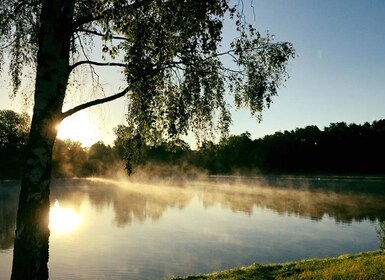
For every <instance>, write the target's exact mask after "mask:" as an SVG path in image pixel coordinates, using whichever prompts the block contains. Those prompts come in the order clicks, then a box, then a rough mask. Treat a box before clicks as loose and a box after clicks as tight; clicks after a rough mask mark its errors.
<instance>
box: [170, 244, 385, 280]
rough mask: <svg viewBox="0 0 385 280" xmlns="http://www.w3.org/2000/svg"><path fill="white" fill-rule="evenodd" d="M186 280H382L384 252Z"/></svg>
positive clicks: (257, 267)
mask: <svg viewBox="0 0 385 280" xmlns="http://www.w3.org/2000/svg"><path fill="white" fill-rule="evenodd" d="M173 279H174V280H177V279H179V280H180V279H185V280H193V279H194V280H198V279H207V280H217V279H229V280H247V279H255V280H259V279H261V280H273V279H274V280H275V279H276V280H281V279H293V280H294V279H301V280H306V279H330V280H331V279H333V280H337V279H338V280H347V279H349V280H364V279H365V280H367V279H373V280H385V251H373V252H366V253H359V254H354V255H342V256H339V257H337V258H323V259H307V260H301V261H296V262H290V263H282V264H267V265H261V264H253V265H251V266H248V267H241V268H235V269H230V270H224V271H220V272H214V273H210V274H205V275H195V276H187V277H181V278H173Z"/></svg>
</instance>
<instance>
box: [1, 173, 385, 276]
mask: <svg viewBox="0 0 385 280" xmlns="http://www.w3.org/2000/svg"><path fill="white" fill-rule="evenodd" d="M17 195H18V183H17V182H1V183H0V246H1V247H0V279H9V277H10V269H11V264H12V246H13V237H14V230H15V219H16V208H17V199H18V197H17ZM51 200H52V206H51V216H50V217H51V218H50V219H51V224H50V227H51V238H50V261H49V273H50V278H51V279H167V278H169V277H171V276H175V275H185V274H192V273H206V272H211V271H214V270H221V269H225V268H231V267H234V266H244V265H250V264H252V263H254V262H258V263H268V262H283V261H291V260H296V259H302V258H309V257H324V256H337V255H340V254H344V253H355V252H360V251H368V250H376V249H378V239H377V236H376V232H375V227H376V226H377V225H378V223H379V221H382V220H385V203H384V201H385V180H384V179H379V178H347V177H343V178H342V177H320V178H318V177H311V178H300V177H293V178H290V177H270V178H258V177H255V178H247V179H246V178H243V179H241V178H224V177H216V178H209V179H206V180H202V181H189V182H188V181H184V182H177V183H176V182H173V183H165V184H159V185H155V184H134V183H129V182H127V181H114V180H102V179H77V180H75V179H74V180H57V181H55V182H54V183H53V188H52V192H51Z"/></svg>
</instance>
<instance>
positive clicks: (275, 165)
mask: <svg viewBox="0 0 385 280" xmlns="http://www.w3.org/2000/svg"><path fill="white" fill-rule="evenodd" d="M29 122H30V120H29V118H28V116H27V115H25V114H17V113H15V112H13V111H9V110H3V111H0V156H1V158H2V161H1V162H0V165H1V166H0V178H2V179H10V178H19V177H20V172H21V161H22V158H23V151H24V149H25V144H26V141H27V134H28V127H29ZM129 131H130V130H129V129H128V128H127V127H125V126H118V127H117V128H116V129H115V134H116V139H115V141H114V145H113V146H112V147H111V146H109V145H105V144H104V143H103V142H97V143H95V144H93V145H92V146H91V147H89V148H84V147H82V146H81V144H80V143H79V142H73V141H70V140H60V139H57V140H56V143H55V146H54V149H53V162H52V175H53V176H54V177H60V178H62V177H89V176H107V175H111V174H112V173H111V170H116V167H117V166H118V165H119V166H120V167H121V168H122V167H123V165H124V163H125V164H126V168H127V169H128V171H131V169H132V168H138V167H143V166H144V165H147V164H149V163H151V164H152V166H154V165H157V166H166V167H170V166H180V167H186V166H188V167H193V168H195V170H196V169H199V170H202V171H205V172H208V173H209V174H234V173H238V174H239V173H240V174H242V173H243V174H250V173H255V172H262V173H356V174H357V173H366V174H371V173H372V174H385V146H384V145H383V143H385V120H379V121H374V122H373V123H371V124H369V123H364V124H362V125H359V124H349V125H348V124H346V123H344V122H339V123H332V124H330V125H329V126H328V127H325V128H324V130H320V129H319V128H318V127H317V126H307V127H305V128H297V129H295V130H292V131H284V132H276V133H275V134H273V135H267V136H265V137H263V138H261V139H256V140H252V139H251V136H250V134H249V133H248V132H245V133H243V134H241V135H232V136H230V137H228V138H226V139H223V140H222V141H220V142H219V143H217V144H215V143H213V142H204V143H202V144H201V146H200V147H199V148H198V150H192V149H191V148H190V146H189V145H188V144H187V143H186V142H184V141H181V140H179V141H176V142H175V141H174V142H172V143H170V142H154V143H151V144H147V145H146V144H143V143H141V145H139V142H138V141H135V140H136V139H135V138H131V137H130V134H129ZM173 172H174V171H173Z"/></svg>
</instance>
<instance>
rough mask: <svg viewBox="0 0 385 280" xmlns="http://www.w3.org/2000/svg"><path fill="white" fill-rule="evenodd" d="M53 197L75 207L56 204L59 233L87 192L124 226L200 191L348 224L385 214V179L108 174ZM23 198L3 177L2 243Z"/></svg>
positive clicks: (206, 201)
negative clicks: (147, 179) (151, 180)
mask: <svg viewBox="0 0 385 280" xmlns="http://www.w3.org/2000/svg"><path fill="white" fill-rule="evenodd" d="M51 197H52V198H53V199H59V200H60V202H61V203H62V202H63V203H65V205H66V207H68V208H70V209H72V210H69V209H64V208H61V206H60V205H59V204H57V205H56V204H55V206H54V207H53V212H52V214H51V215H52V221H51V230H52V231H53V232H56V233H59V232H68V231H70V230H73V229H74V228H76V227H77V226H79V224H80V222H81V217H80V216H79V214H77V213H78V212H77V210H78V209H79V207H80V204H81V202H82V201H83V200H84V199H85V198H87V199H88V200H89V201H90V203H91V205H92V206H93V207H94V208H95V209H96V211H99V212H101V211H103V209H105V208H107V207H110V206H112V208H113V210H114V213H115V217H114V220H113V223H114V224H115V225H116V226H118V227H125V226H127V225H130V224H132V223H133V222H144V221H146V220H147V219H150V220H153V221H157V220H159V219H160V218H161V217H162V215H163V214H164V212H165V211H166V210H167V209H169V208H175V209H183V208H185V207H186V206H187V205H188V204H189V203H190V202H191V200H192V199H193V198H194V197H198V198H199V199H200V201H201V202H202V204H203V206H204V207H205V208H209V207H213V206H214V205H220V206H221V207H222V208H224V209H230V210H231V211H233V212H240V213H245V214H247V215H251V214H252V213H253V211H254V210H255V208H259V209H270V210H273V211H275V212H276V213H278V214H279V215H294V216H298V217H303V218H307V219H312V220H322V219H323V217H325V216H327V217H332V218H334V219H335V221H336V222H340V223H347V224H350V223H351V222H352V221H363V220H370V221H383V220H385V203H383V202H384V201H385V181H384V180H373V179H370V180H368V179H360V180H357V179H341V178H337V179H336V178H334V177H332V178H321V179H319V178H299V179H298V178H279V180H278V179H277V178H276V177H272V178H259V177H256V178H249V179H241V180H240V179H231V178H221V177H217V178H210V179H207V180H205V181H195V182H186V181H180V182H173V183H167V184H157V185H154V184H138V183H132V182H127V181H117V180H104V179H76V180H57V181H55V182H54V183H53V188H52V191H51ZM17 198H18V184H17V182H1V183H0V246H1V249H9V248H11V247H12V245H13V236H14V229H15V220H16V209H17ZM63 205H64V204H63ZM56 221H57V222H56ZM59 221H60V222H59ZM67 223H68V224H67ZM71 223H72V224H71Z"/></svg>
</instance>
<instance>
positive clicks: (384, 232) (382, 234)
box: [376, 220, 385, 250]
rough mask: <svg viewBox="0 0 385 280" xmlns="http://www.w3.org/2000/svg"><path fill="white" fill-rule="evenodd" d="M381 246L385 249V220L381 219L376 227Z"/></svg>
mask: <svg viewBox="0 0 385 280" xmlns="http://www.w3.org/2000/svg"><path fill="white" fill-rule="evenodd" d="M376 232H377V237H378V241H379V247H380V248H381V249H383V250H385V220H383V221H381V222H380V223H379V224H378V226H377V227H376Z"/></svg>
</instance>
